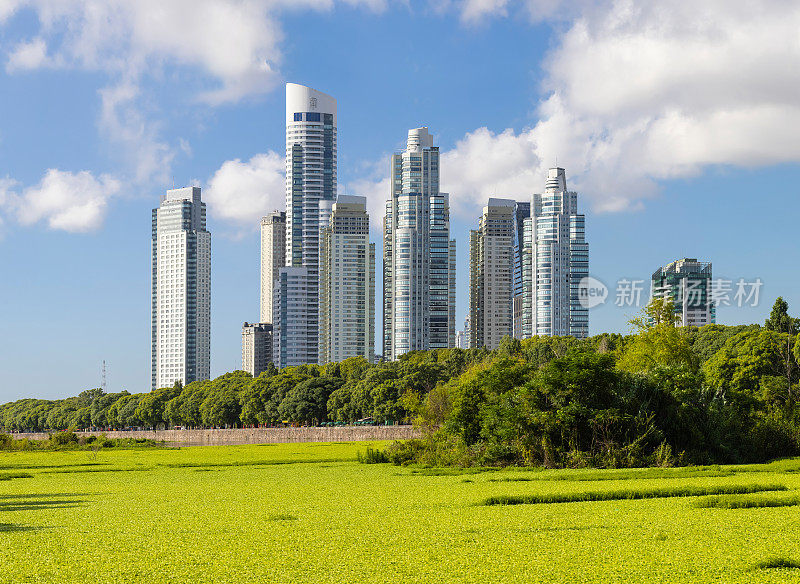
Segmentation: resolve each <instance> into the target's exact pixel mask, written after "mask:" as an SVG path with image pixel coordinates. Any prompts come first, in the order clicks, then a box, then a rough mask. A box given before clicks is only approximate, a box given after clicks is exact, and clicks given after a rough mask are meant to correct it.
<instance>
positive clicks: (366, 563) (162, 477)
mask: <svg viewBox="0 0 800 584" xmlns="http://www.w3.org/2000/svg"><path fill="white" fill-rule="evenodd" d="M366 446H367V445H366V444H364V443H361V444H281V445H260V446H229V447H195V448H184V449H180V450H172V449H163V450H161V449H155V450H129V451H103V452H100V453H99V454H98V455H97V456H96V458H95V457H94V454H93V453H87V452H23V453H0V582H53V583H58V584H65V583H71V582H76V583H77V582H90V583H93V584H97V583H105V582H109V583H112V582H113V583H123V582H136V583H138V582H148V583H153V582H156V583H161V582H174V583H184V582H215V583H220V582H236V583H240V584H245V583H249V582H279V583H282V582H287V583H288V582H309V583H310V582H314V583H329V582H336V583H363V582H425V583H430V582H440V583H442V584H444V583H449V582H476V583H477V582H480V583H491V582H564V583H567V582H569V583H572V582H597V583H603V584H606V583H610V582H645V583H651V582H681V583H683V582H758V583H762V582H800V569H799V568H798V567H800V460H786V461H780V462H776V463H773V464H770V465H763V466H743V467H722V468H720V467H714V468H692V469H643V470H622V471H597V470H586V471H576V470H569V471H538V470H534V471H531V470H518V469H517V470H502V471H492V472H489V471H487V472H476V471H475V470H474V469H472V470H470V471H469V472H463V473H462V472H458V471H454V470H452V469H444V470H439V469H413V468H402V467H395V466H391V465H386V464H371V465H365V464H358V463H357V462H356V460H355V459H356V454H357V452H358V451H359V449H360V450H362V451H363V450H364V449H365V448H366ZM28 475H29V476H28ZM698 494H702V495H701V496H698ZM504 502H505V503H504ZM509 503H513V504H509Z"/></svg>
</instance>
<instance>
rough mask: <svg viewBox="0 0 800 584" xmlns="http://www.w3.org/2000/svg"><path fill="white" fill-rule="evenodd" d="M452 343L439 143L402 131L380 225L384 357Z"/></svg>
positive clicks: (451, 258)
mask: <svg viewBox="0 0 800 584" xmlns="http://www.w3.org/2000/svg"><path fill="white" fill-rule="evenodd" d="M454 345H455V241H454V240H450V205H449V196H448V194H447V193H441V192H439V148H438V147H437V146H434V145H433V136H431V134H430V133H429V132H428V128H426V127H422V128H416V129H413V130H409V132H408V142H407V146H406V150H405V151H404V152H402V153H399V154H395V155H393V156H392V161H391V198H390V199H389V200H388V201H387V202H386V216H385V217H384V226H383V356H384V358H385V359H390V360H394V359H397V358H398V357H399V356H400V355H402V354H403V353H406V352H408V351H414V350H427V349H444V348H448V347H453V346H454Z"/></svg>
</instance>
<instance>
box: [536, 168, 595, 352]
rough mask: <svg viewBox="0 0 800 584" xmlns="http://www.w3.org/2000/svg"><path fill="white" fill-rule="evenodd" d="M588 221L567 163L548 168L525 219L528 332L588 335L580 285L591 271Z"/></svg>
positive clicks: (581, 336) (587, 313)
mask: <svg viewBox="0 0 800 584" xmlns="http://www.w3.org/2000/svg"><path fill="white" fill-rule="evenodd" d="M585 222H586V220H585V217H584V215H583V214H580V213H578V194H577V193H576V192H574V191H568V190H567V178H566V173H565V172H564V169H563V168H551V169H549V170H548V171H547V181H546V183H545V190H544V194H534V195H533V198H532V200H531V216H530V218H528V219H525V220H524V221H523V235H524V237H523V257H522V261H521V263H522V270H521V271H522V279H523V280H527V278H528V273H530V284H527V283H526V284H525V285H524V286H523V287H524V291H523V315H522V329H523V337H526V338H527V337H528V336H531V335H540V336H567V335H569V336H573V337H578V338H585V337H587V336H588V335H589V311H588V309H587V308H585V307H584V306H583V305H582V304H581V302H580V299H579V291H578V287H579V285H580V282H581V280H582V279H583V278H585V277H587V276H588V275H589V244H588V243H586V238H585ZM528 330H530V333H529V334H528Z"/></svg>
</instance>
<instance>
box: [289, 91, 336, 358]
mask: <svg viewBox="0 0 800 584" xmlns="http://www.w3.org/2000/svg"><path fill="white" fill-rule="evenodd" d="M336 131H337V130H336V100H335V99H334V98H333V97H331V96H330V95H327V94H325V93H322V92H320V91H317V90H315V89H311V88H310V87H305V86H303V85H297V84H295V83H287V84H286V266H287V267H292V268H305V269H306V270H307V276H306V277H307V279H308V291H307V296H306V301H307V303H308V307H307V312H308V315H309V316H310V318H312V319H313V320H314V321H318V316H319V231H320V225H321V224H320V203H321V202H326V201H333V200H334V199H335V197H336ZM309 335H310V336H309V338H308V339H307V354H308V355H309V359H310V361H309V362H310V363H316V362H317V357H318V338H317V336H318V328H317V327H314V328H313V330H309Z"/></svg>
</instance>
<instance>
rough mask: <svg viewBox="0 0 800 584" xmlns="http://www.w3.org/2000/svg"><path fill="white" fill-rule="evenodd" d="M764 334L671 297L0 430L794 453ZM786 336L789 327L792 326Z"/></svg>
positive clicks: (13, 418)
mask: <svg viewBox="0 0 800 584" xmlns="http://www.w3.org/2000/svg"><path fill="white" fill-rule="evenodd" d="M787 310H788V307H787V306H785V303H783V301H781V302H778V303H776V308H775V309H774V310H773V313H774V314H773V315H772V316H771V317H770V320H769V321H768V326H767V327H764V328H762V327H760V326H758V325H753V326H738V327H725V326H721V325H709V326H705V327H702V328H693V327H679V326H677V319H676V314H675V312H674V310H673V307H672V305H671V304H670V303H669V302H668V301H661V300H656V301H654V302H652V303H651V304H649V305H648V306H647V308H646V309H645V310H644V311H643V312H642V314H641V315H639V316H638V317H637V318H635V319H633V320H632V321H631V324H632V326H633V327H634V328H635V329H636V334H633V335H629V336H622V335H615V334H603V335H599V336H596V337H592V338H588V339H576V338H573V337H534V338H531V339H526V340H523V341H519V340H516V339H512V338H506V339H504V340H503V341H502V342H501V344H500V347H498V349H497V350H495V351H489V350H487V349H485V348H481V349H469V350H462V349H437V350H432V351H412V352H409V353H406V354H404V355H402V357H401V358H400V359H398V360H397V361H395V362H390V363H375V364H370V363H368V362H367V361H366V360H365V359H363V358H351V359H347V360H345V361H343V362H341V363H331V364H327V365H324V366H319V365H303V366H300V367H288V368H285V369H283V370H280V371H279V370H277V369H276V368H274V367H270V368H269V369H268V370H267V371H264V372H263V373H261V375H259V376H258V377H257V378H253V377H251V376H250V375H249V374H247V373H245V372H243V371H234V372H231V373H226V374H224V375H222V376H220V377H217V378H216V379H213V380H207V381H196V382H193V383H189V384H188V385H186V386H185V387H183V386H181V385H180V384H176V385H175V386H173V387H167V388H158V389H156V390H153V391H151V392H148V393H139V394H130V393H128V392H127V391H123V392H121V393H115V394H104V393H103V392H102V391H101V390H99V389H90V390H87V391H84V392H82V393H81V394H79V395H78V396H75V397H70V398H66V399H62V400H37V399H23V400H18V401H16V402H11V403H7V404H3V405H0V430H2V431H6V432H20V431H39V432H57V431H63V430H66V429H95V430H110V429H126V428H159V427H185V428H203V427H205V428H208V427H218V428H232V427H239V426H248V427H254V426H278V425H286V424H289V425H316V424H324V425H334V424H337V425H341V424H353V423H358V424H370V423H372V424H396V423H407V424H408V423H414V424H416V425H417V427H418V428H419V429H420V430H421V431H422V432H423V434H424V437H423V438H422V439H420V440H417V441H412V442H408V443H404V444H398V445H395V446H392V447H391V448H390V449H388V450H387V452H386V456H387V457H388V459H389V460H391V461H392V462H395V463H398V464H409V463H413V462H416V463H421V464H430V465H435V466H470V467H475V466H480V467H484V466H492V467H498V466H544V467H571V468H580V467H587V466H591V467H633V466H659V467H669V466H676V465H677V466H679V465H685V464H710V463H726V462H757V461H764V460H769V459H772V458H775V457H780V456H791V455H795V454H800V409H798V406H797V395H798V380H800V367H798V355H800V344H799V343H797V338H798V337H797V336H794V335H792V334H790V333H789V332H783V331H782V329H787V327H786V326H784V325H785V324H786V323H788V322H793V321H791V319H790V320H787V318H789V317H788V316H787V315H786V313H787ZM787 330H791V327H789V328H788V329H787Z"/></svg>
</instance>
